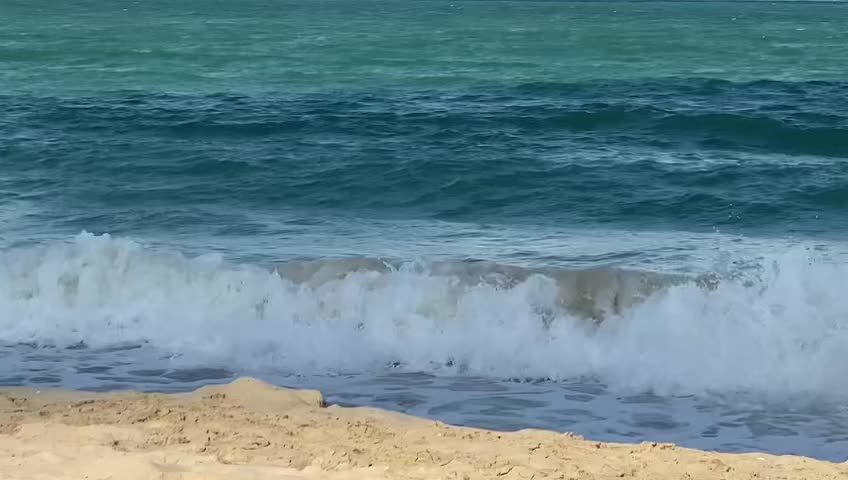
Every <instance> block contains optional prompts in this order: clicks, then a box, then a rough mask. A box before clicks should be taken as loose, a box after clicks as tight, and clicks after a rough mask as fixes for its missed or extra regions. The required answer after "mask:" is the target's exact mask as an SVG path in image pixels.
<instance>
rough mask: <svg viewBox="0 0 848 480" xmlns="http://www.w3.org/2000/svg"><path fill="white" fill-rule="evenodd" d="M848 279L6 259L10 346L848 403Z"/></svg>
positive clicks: (0, 278) (792, 274) (2, 293)
mask: <svg viewBox="0 0 848 480" xmlns="http://www.w3.org/2000/svg"><path fill="white" fill-rule="evenodd" d="M846 274H848V269H846V267H845V266H844V265H840V264H833V263H828V262H824V261H821V260H820V259H817V258H816V257H814V256H813V255H812V254H810V253H809V252H808V251H806V250H803V249H800V250H793V251H789V252H787V253H786V254H784V255H782V256H780V257H775V258H772V259H770V260H769V261H767V262H764V263H762V264H761V266H760V268H759V269H758V270H756V272H754V273H752V274H748V275H746V276H744V277H740V278H719V277H714V276H704V277H698V278H689V277H684V276H675V275H666V274H660V273H650V272H638V271H627V270H615V269H598V270H586V271H569V270H562V269H557V268H548V269H544V268H543V269H536V270H533V269H525V268H520V267H512V266H506V265H496V264H488V263H466V262H455V263H447V262H443V263H429V264H427V263H421V262H417V263H416V262H399V261H393V260H381V259H374V258H347V259H321V260H315V261H304V262H288V263H283V264H279V265H272V266H267V265H264V266H260V265H245V264H233V263H228V262H226V261H225V260H224V259H222V258H221V257H220V256H215V255H207V256H200V257H193V258H188V257H185V256H182V255H179V254H175V253H162V252H160V251H157V250H154V249H151V248H147V247H144V246H142V245H140V244H138V243H136V242H134V241H132V240H129V239H122V238H112V237H110V236H108V235H103V236H97V235H92V234H88V233H83V234H81V235H79V236H77V237H76V238H74V239H73V241H71V242H61V243H52V244H49V245H42V246H38V247H25V248H24V247H19V248H12V249H7V250H5V251H3V252H2V253H0V341H2V342H7V343H9V342H12V343H14V342H28V343H36V344H40V345H54V346H71V345H79V344H84V345H87V346H91V347H102V346H109V345H115V344H125V343H132V344H146V345H149V346H150V347H152V348H156V349H158V350H161V351H163V352H166V353H168V354H171V355H176V356H179V357H180V358H181V360H180V361H193V362H202V363H205V364H222V365H227V366H230V367H232V366H233V365H235V366H237V367H238V368H242V369H257V368H259V369H261V368H271V369H277V370H285V371H289V372H293V373H326V372H336V373H345V372H378V371H382V370H384V369H385V368H387V366H389V365H392V366H394V367H395V368H401V369H407V370H414V371H428V372H435V373H440V374H442V373H443V374H457V373H462V374H468V375H486V376H494V377H504V378H508V377H515V376H520V377H533V378H539V377H541V378H551V379H566V378H576V377H592V378H596V379H598V380H600V381H602V382H604V383H606V384H608V385H610V386H611V387H614V388H620V389H639V390H653V391H656V392H659V393H664V394H674V393H677V394H686V393H705V392H718V393H723V392H738V391H744V392H754V393H759V394H777V395H784V394H813V395H826V396H834V395H835V396H848V386H846V384H845V382H843V381H842V380H843V379H844V378H845V376H846V374H848V296H846V295H845V294H844V293H845V287H844V285H845V284H844V278H845V276H846Z"/></svg>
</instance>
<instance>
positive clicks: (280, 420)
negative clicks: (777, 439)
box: [0, 379, 848, 480]
mask: <svg viewBox="0 0 848 480" xmlns="http://www.w3.org/2000/svg"><path fill="white" fill-rule="evenodd" d="M315 478H328V479H370V478H375V479H466V478H467V479H499V478H502V479H531V478H536V479H543V478H565V479H568V478H573V479H601V478H614V479H619V478H640V479H666V478H674V479H689V478H694V479H721V478H745V479H754V478H756V479H777V478H799V479H801V478H804V479H813V478H816V479H819V478H822V479H824V478H848V466H846V465H843V464H834V463H827V462H821V461H816V460H811V459H806V458H800V457H775V456H769V455H760V454H746V455H731V454H716V453H705V452H699V451H694V450H688V449H683V448H679V447H675V446H672V445H662V444H660V445H658V444H641V445H615V444H602V443H597V442H590V441H586V440H582V439H580V438H579V437H575V436H573V435H568V434H565V435H563V434H557V433H553V432H544V431H530V430H526V431H521V432H516V433H498V432H490V431H485V430H476V429H469V428H457V427H452V426H448V425H445V424H442V423H439V422H433V421H427V420H421V419H417V418H413V417H408V416H404V415H400V414H395V413H389V412H384V411H380V410H375V409H368V408H340V407H334V406H330V407H325V406H324V405H323V400H322V397H321V394H320V393H318V392H314V391H297V390H284V389H278V388H274V387H271V386H268V385H266V384H263V383H261V382H259V381H256V380H253V379H241V380H238V381H236V382H234V383H232V384H230V385H225V386H218V387H207V388H203V389H200V390H198V391H196V392H194V393H191V394H184V395H149V394H138V393H111V394H88V393H80V392H68V391H41V392H38V391H34V390H29V389H6V390H0V479H4V480H5V479H39V480H42V479H74V480H76V479H90V480H93V479H116V480H118V479H120V480H141V479H144V480H147V479H227V480H234V479H250V480H253V479H255V480H264V479H315Z"/></svg>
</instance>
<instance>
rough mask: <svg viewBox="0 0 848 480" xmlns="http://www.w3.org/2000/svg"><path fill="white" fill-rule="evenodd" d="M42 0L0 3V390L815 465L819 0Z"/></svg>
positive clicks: (831, 338)
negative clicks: (289, 390) (269, 395)
mask: <svg viewBox="0 0 848 480" xmlns="http://www.w3.org/2000/svg"><path fill="white" fill-rule="evenodd" d="M54 3H55V2H46V1H27V2H23V1H11V2H8V1H7V2H3V4H2V5H0V16H2V18H4V19H7V20H8V19H11V20H8V21H5V22H2V24H0V248H2V252H0V358H3V359H4V361H3V365H5V366H0V383H3V384H48V385H68V386H75V387H80V388H91V389H115V388H145V389H184V388H189V387H192V386H195V385H197V384H199V383H203V382H208V381H222V380H225V379H229V378H232V377H233V376H235V375H240V374H248V373H249V374H255V375H259V376H264V377H266V378H269V379H272V380H273V381H276V382H279V383H285V384H295V385H299V386H307V387H309V386H312V387H320V388H322V389H324V390H325V391H327V392H328V395H329V396H330V398H332V399H334V400H335V401H340V402H343V403H352V404H371V405H381V406H386V407H389V408H396V409H401V410H407V411H410V412H412V413H416V414H421V415H429V416H434V417H437V418H442V419H445V420H448V421H451V422H455V423H463V424H474V425H482V426H487V427H490V428H505V429H510V428H521V427H522V426H534V427H540V428H555V429H562V430H566V429H574V430H577V431H578V432H579V433H585V434H587V435H590V436H591V437H593V438H598V439H611V440H619V441H631V440H635V441H638V440H640V439H656V440H670V441H678V442H681V443H684V444H687V445H692V446H698V447H701V448H718V449H724V450H751V449H753V450H758V449H759V450H763V449H765V450H769V451H774V452H794V453H802V454H806V455H814V456H819V457H824V458H834V459H836V458H840V455H843V454H842V453H840V452H842V451H844V442H845V439H844V438H843V436H841V435H842V434H841V433H840V432H841V431H844V428H843V426H844V425H848V415H846V413H845V412H844V408H842V407H841V406H840V405H843V404H844V400H845V399H846V398H848V389H846V388H845V386H844V382H843V381H842V379H844V378H845V374H846V373H848V370H846V367H845V365H846V364H848V363H846V360H848V333H846V332H848V322H846V320H848V303H846V301H845V300H844V278H846V274H848V268H846V263H845V262H846V260H845V258H846V257H845V254H846V252H848V248H846V247H848V242H846V240H848V239H846V231H848V230H846V228H848V214H846V211H848V210H846V208H848V113H846V112H848V80H846V78H848V30H847V29H845V28H844V22H843V21H842V18H848V5H846V4H845V3H842V2H829V3H820V2H777V3H773V2H736V1H728V2H686V3H680V2H565V1H548V2H526V1H498V2H495V1H454V2H442V1H419V2H412V1H399V0H397V1H396V0H386V1H366V2H353V1H336V0H330V1H317V2H316V1H274V2H269V1H261V2H260V1H257V0H247V1H238V2H236V1H225V0H222V1H217V2H209V1H203V2H199V1H191V0H187V1H181V2H164V1H136V2H119V3H115V2H111V3H108V2H101V1H94V0H89V1H83V2H74V3H72V4H62V5H57V4H54ZM666 410H668V411H666ZM728 417H732V420H727V418H728Z"/></svg>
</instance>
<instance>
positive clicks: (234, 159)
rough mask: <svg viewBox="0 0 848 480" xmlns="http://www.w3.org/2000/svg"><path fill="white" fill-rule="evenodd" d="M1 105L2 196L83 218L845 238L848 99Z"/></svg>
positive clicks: (793, 94)
mask: <svg viewBox="0 0 848 480" xmlns="http://www.w3.org/2000/svg"><path fill="white" fill-rule="evenodd" d="M0 107H2V111H3V113H2V114H0V124H2V126H3V128H4V130H5V131H7V132H10V133H9V135H6V136H4V138H3V139H0V162H2V165H3V167H4V170H5V171H7V172H10V173H11V175H8V176H7V177H6V178H4V180H3V186H4V187H5V188H6V189H7V190H8V191H12V192H25V193H26V195H28V196H30V197H33V196H35V197H38V195H39V192H48V191H50V189H51V188H58V189H62V190H64V192H65V193H66V194H67V196H66V197H65V199H64V201H65V205H66V206H73V205H77V208H79V209H82V208H85V206H86V205H90V204H91V203H96V204H98V205H103V206H105V207H107V208H110V207H113V206H114V207H120V206H123V207H129V206H133V205H139V204H141V203H143V204H146V205H149V206H151V207H154V206H156V205H161V206H162V207H163V208H166V207H167V206H168V205H173V204H175V203H176V202H178V203H180V204H182V205H203V204H206V203H208V202H209V201H211V200H213V199H216V198H217V197H218V195H219V194H220V193H222V192H224V193H226V194H227V195H228V197H229V198H228V205H231V206H241V207H243V208H249V209H252V210H256V209H259V210H262V209H265V210H267V209H271V210H274V209H279V208H282V207H292V208H322V209H334V210H341V211H350V210H356V211H361V212H369V214H379V215H388V216H392V215H398V216H403V217H406V218H409V217H422V216H423V217H432V218H437V219H449V220H460V221H463V220H474V221H487V222H508V223H510V222H526V221H538V219H540V218H544V219H546V220H547V221H550V222H556V223H560V224H575V223H623V224H639V225H645V226H650V225H668V224H669V223H670V224H673V225H675V226H677V227H680V228H704V227H715V226H726V225H734V226H739V227H750V228H765V229H768V228H770V227H772V226H776V225H785V224H786V223H787V222H790V223H792V224H793V225H796V226H798V229H800V230H806V231H816V230H818V229H819V227H818V224H820V223H821V222H816V219H828V220H829V221H831V222H833V224H834V225H837V224H844V218H843V217H844V215H841V213H842V212H843V211H844V208H845V207H846V206H848V203H847V202H848V182H846V180H845V179H846V178H848V162H845V161H844V159H845V157H848V116H846V113H845V112H848V83H846V82H778V81H759V82H750V83H733V82H726V81H719V80H709V79H697V78H694V79H668V80H650V79H647V80H643V81H638V82H637V81H629V82H624V81H617V82H597V83H575V84H544V83H543V84H524V85H518V86H511V87H507V86H488V87H477V88H466V89H454V90H413V91H407V90H397V89H395V90H392V89H387V90H379V91H377V90H375V91H363V90H347V91H343V90H340V91H334V92H319V93H309V92H305V91H304V92H299V93H297V92H293V93H285V94H284V93H280V94H278V95H276V96H262V97H248V96H234V95H224V94H221V95H208V96H175V95H165V94H141V93H128V94H126V95H122V96H112V97H108V98H97V99H93V98H64V99H63V98H46V97H24V96H3V97H0ZM45 169H49V171H50V172H51V175H47V174H46V172H47V170H45ZM55 172H59V173H60V175H54V174H53V173H55ZM59 178H67V179H71V180H72V181H74V182H75V183H78V184H79V185H84V186H85V188H75V187H73V186H68V185H64V184H58V183H57V182H58V181H59V180H58V179H59ZM164 179H167V182H166V181H164ZM50 182H52V183H50ZM126 185H131V186H132V188H123V187H124V186H126ZM151 190H152V191H155V192H156V195H150V194H149V192H150V191H151ZM46 196H47V194H46V193H45V197H46ZM611 198H615V199H616V200H617V201H615V202H611V201H610V199H611ZM44 200H45V201H49V198H44ZM531 219H535V220H531Z"/></svg>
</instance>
